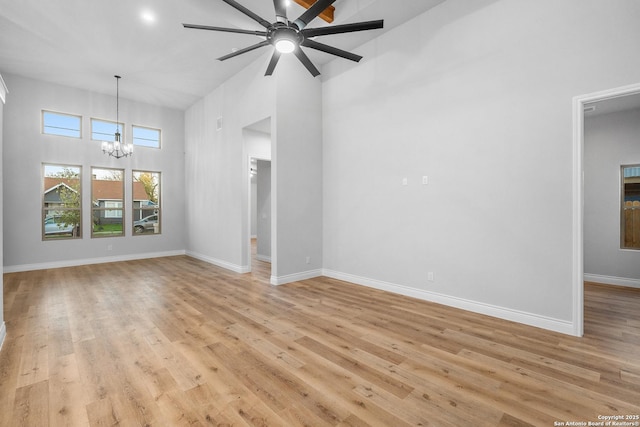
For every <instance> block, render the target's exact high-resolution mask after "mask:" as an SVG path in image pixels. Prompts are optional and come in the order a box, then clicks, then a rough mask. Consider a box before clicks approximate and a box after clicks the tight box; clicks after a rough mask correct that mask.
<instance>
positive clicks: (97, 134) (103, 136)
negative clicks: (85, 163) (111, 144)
mask: <svg viewBox="0 0 640 427" xmlns="http://www.w3.org/2000/svg"><path fill="white" fill-rule="evenodd" d="M116 128H117V130H118V131H119V132H120V135H122V138H121V139H122V141H124V133H123V129H122V123H118V125H117V126H116V122H109V121H106V120H98V119H91V139H92V140H94V141H115V139H116V137H115V134H116Z"/></svg>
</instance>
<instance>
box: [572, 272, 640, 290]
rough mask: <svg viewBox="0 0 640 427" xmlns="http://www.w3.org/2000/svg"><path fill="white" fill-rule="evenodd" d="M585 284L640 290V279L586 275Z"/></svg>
mask: <svg viewBox="0 0 640 427" xmlns="http://www.w3.org/2000/svg"><path fill="white" fill-rule="evenodd" d="M584 280H585V282H595V283H603V284H605V285H615V286H625V287H627V288H640V280H639V279H628V278H626V277H615V276H603V275H600V274H588V273H585V274H584Z"/></svg>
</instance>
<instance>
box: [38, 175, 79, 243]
mask: <svg viewBox="0 0 640 427" xmlns="http://www.w3.org/2000/svg"><path fill="white" fill-rule="evenodd" d="M47 167H51V168H61V169H62V171H64V170H66V169H77V171H78V172H77V176H78V178H77V180H78V189H77V191H76V190H74V189H73V188H71V187H69V186H68V185H66V184H64V183H63V185H65V186H67V187H68V188H70V189H71V190H72V191H76V192H77V193H78V201H77V207H66V206H58V207H50V206H47V203H49V202H47V193H48V191H47V190H51V189H53V188H55V187H58V186H59V185H60V184H58V185H56V186H54V187H50V188H46V187H45V184H46V178H60V179H64V177H56V176H51V175H47ZM41 170H42V172H41V174H42V175H41V176H42V181H41V182H42V190H41V197H42V203H41V209H42V210H41V218H40V221H41V225H42V228H41V238H42V241H43V242H49V241H60V240H79V239H82V165H70V164H60V163H42V169H41ZM62 171H61V172H62ZM74 203H75V202H74ZM52 210H56V211H58V212H73V211H77V215H78V216H77V218H78V222H77V223H76V224H75V227H74V229H73V231H71V235H70V236H64V234H67V233H49V235H50V236H51V237H47V231H46V222H47V218H50V217H51V215H50V214H48V213H49V212H50V211H52ZM63 215H64V214H63ZM63 215H60V216H63ZM53 217H54V218H55V217H56V215H55V214H54V215H53ZM57 224H58V226H59V224H60V223H57ZM65 225H66V224H65ZM74 234H75V235H74Z"/></svg>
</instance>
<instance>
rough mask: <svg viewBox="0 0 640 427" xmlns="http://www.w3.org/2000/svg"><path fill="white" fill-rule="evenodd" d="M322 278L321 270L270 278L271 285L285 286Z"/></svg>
mask: <svg viewBox="0 0 640 427" xmlns="http://www.w3.org/2000/svg"><path fill="white" fill-rule="evenodd" d="M320 276H322V270H320V269H318V270H309V271H303V272H301V273H294V274H287V275H285V276H271V281H270V282H271V284H272V285H276V286H279V285H285V284H287V283H292V282H299V281H301V280H307V279H313V278H315V277H320Z"/></svg>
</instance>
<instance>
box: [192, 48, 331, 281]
mask: <svg viewBox="0 0 640 427" xmlns="http://www.w3.org/2000/svg"><path fill="white" fill-rule="evenodd" d="M269 59H270V52H265V54H264V55H263V56H261V57H260V58H259V59H257V60H256V61H255V62H253V63H252V64H251V65H250V66H249V67H247V68H245V69H244V70H243V71H242V72H240V73H238V74H237V75H235V76H234V77H233V78H231V79H230V80H228V81H227V82H225V83H224V84H223V85H222V86H221V87H219V88H217V89H215V90H214V91H213V92H211V93H210V94H209V95H207V96H206V97H205V98H204V99H203V100H201V101H200V102H198V103H196V104H194V105H193V106H192V107H190V108H189V109H188V110H187V112H186V114H185V117H186V119H185V129H186V148H187V150H186V171H187V178H186V181H187V224H188V226H187V227H188V231H187V233H188V237H187V253H188V254H189V255H192V256H194V257H197V258H199V259H203V260H205V261H208V262H211V263H213V264H216V265H219V266H222V267H225V268H229V269H231V270H234V271H237V272H247V271H248V270H249V266H248V263H249V256H250V254H249V251H248V249H249V245H247V242H248V240H249V232H250V230H249V227H248V224H249V217H248V210H249V209H248V200H249V195H248V191H249V183H248V179H249V177H248V175H249V171H248V162H247V158H248V153H247V150H246V149H244V150H243V147H244V144H243V131H245V132H246V129H245V128H246V127H247V126H249V125H253V124H255V123H257V122H259V121H262V120H264V119H266V118H268V117H271V159H272V164H271V167H272V193H271V196H272V203H273V204H275V207H274V209H273V212H274V216H273V219H272V225H271V230H272V248H274V250H272V252H271V259H272V277H271V282H272V283H274V284H282V283H287V282H289V281H293V280H300V279H301V278H305V277H312V276H317V275H319V274H320V273H321V267H322V178H321V176H322V161H321V157H322V149H321V146H322V126H321V121H322V119H321V113H322V109H321V89H320V88H321V82H320V80H319V79H314V78H312V77H311V76H309V75H308V74H305V73H306V71H305V70H304V68H300V67H302V66H301V65H300V64H299V63H297V60H296V59H295V57H284V58H282V59H281V60H280V63H279V64H278V68H277V71H276V73H275V74H274V76H272V77H264V70H265V68H266V66H267V62H268V60H269ZM301 97H302V98H301ZM301 99H302V100H303V101H304V102H302V103H301V102H300V101H301ZM219 117H221V118H222V123H223V127H222V129H221V130H219V131H218V130H216V121H217V118H219ZM310 159H312V160H313V161H310ZM307 258H308V259H309V262H308V263H307Z"/></svg>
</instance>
